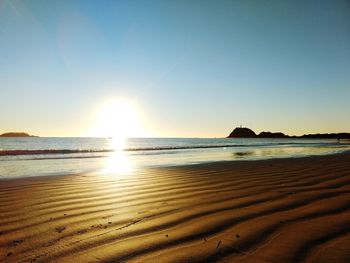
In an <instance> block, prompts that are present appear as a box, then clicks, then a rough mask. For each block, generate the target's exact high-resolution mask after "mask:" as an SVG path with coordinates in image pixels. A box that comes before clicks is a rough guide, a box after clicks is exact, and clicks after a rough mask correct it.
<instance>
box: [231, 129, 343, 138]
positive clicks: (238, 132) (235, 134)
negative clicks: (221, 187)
mask: <svg viewBox="0 0 350 263" xmlns="http://www.w3.org/2000/svg"><path fill="white" fill-rule="evenodd" d="M227 138H299V139H350V133H316V134H304V135H301V136H289V135H286V134H284V133H282V132H265V131H263V132H261V133H259V134H256V133H255V132H254V131H252V130H251V129H249V128H246V127H237V128H235V129H234V130H233V131H232V132H231V133H230V135H229V136H228V137H227Z"/></svg>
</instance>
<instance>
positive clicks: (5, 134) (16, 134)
mask: <svg viewBox="0 0 350 263" xmlns="http://www.w3.org/2000/svg"><path fill="white" fill-rule="evenodd" d="M0 137H37V136H33V135H29V134H28V133H25V132H6V133H3V134H1V135H0Z"/></svg>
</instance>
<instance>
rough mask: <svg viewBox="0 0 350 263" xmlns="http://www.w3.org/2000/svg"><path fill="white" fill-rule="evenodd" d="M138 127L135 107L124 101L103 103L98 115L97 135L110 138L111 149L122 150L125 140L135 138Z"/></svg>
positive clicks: (138, 130)
mask: <svg viewBox="0 0 350 263" xmlns="http://www.w3.org/2000/svg"><path fill="white" fill-rule="evenodd" d="M139 132H140V125H139V120H138V115H137V111H136V107H135V105H134V104H133V103H131V102H130V101H128V100H125V99H119V100H112V101H109V102H107V103H105V104H104V105H103V106H102V108H101V110H100V113H99V117H98V124H97V134H98V136H101V137H112V138H113V140H112V141H111V148H113V149H115V150H120V149H123V147H124V146H125V141H126V138H128V137H133V136H137V134H138V133H139Z"/></svg>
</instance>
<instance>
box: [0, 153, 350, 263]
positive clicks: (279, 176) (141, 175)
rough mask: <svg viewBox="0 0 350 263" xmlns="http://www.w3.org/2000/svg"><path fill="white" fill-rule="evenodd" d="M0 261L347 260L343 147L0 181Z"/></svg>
mask: <svg viewBox="0 0 350 263" xmlns="http://www.w3.org/2000/svg"><path fill="white" fill-rule="evenodd" d="M0 214H1V218H0V262H126V261H128V262H129V261H130V262H215V261H220V262H284V263H287V262H301V261H303V262H350V153H344V154H339V155H330V156H320V157H309V158H298V159H279V160H278V159H277V160H276V159H275V160H265V161H239V162H221V163H211V164H201V165H192V166H183V167H169V168H157V169H156V168H154V169H144V170H142V171H138V172H135V173H133V174H131V175H129V176H101V175H96V174H81V175H66V176H56V177H37V178H27V179H13V180H1V181H0Z"/></svg>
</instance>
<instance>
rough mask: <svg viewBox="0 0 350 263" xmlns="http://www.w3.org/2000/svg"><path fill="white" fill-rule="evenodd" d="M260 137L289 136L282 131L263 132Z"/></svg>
mask: <svg viewBox="0 0 350 263" xmlns="http://www.w3.org/2000/svg"><path fill="white" fill-rule="evenodd" d="M258 137H259V138H289V136H288V135H285V134H284V133H282V132H261V133H259V135H258Z"/></svg>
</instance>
